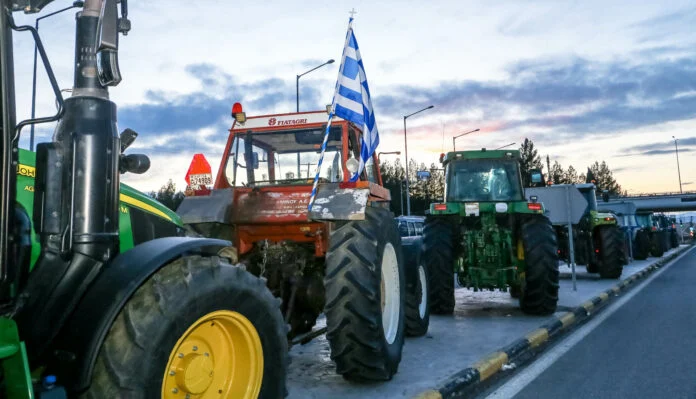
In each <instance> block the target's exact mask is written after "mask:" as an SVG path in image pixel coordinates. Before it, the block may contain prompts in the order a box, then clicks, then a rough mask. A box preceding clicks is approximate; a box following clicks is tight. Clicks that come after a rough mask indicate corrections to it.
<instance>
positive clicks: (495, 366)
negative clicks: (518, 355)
mask: <svg viewBox="0 0 696 399" xmlns="http://www.w3.org/2000/svg"><path fill="white" fill-rule="evenodd" d="M507 361H508V355H507V354H506V353H505V352H495V353H493V354H491V355H489V356H488V357H486V358H485V359H483V360H481V361H479V362H477V363H476V364H474V368H475V369H476V370H478V372H479V376H480V377H479V381H483V380H485V379H487V378H488V377H490V376H492V375H493V374H495V373H496V372H497V371H498V370H500V369H501V367H503V364H505V363H507Z"/></svg>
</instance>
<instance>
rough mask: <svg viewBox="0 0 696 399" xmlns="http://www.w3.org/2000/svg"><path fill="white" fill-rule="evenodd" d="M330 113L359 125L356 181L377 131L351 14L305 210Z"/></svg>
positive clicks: (316, 180)
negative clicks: (360, 134)
mask: <svg viewBox="0 0 696 399" xmlns="http://www.w3.org/2000/svg"><path fill="white" fill-rule="evenodd" d="M334 115H336V116H338V117H341V118H343V119H345V120H348V121H351V122H353V123H355V124H356V125H358V126H362V128H363V134H362V145H361V146H360V167H358V171H357V173H355V174H354V175H353V176H351V178H350V181H356V180H358V178H359V177H360V173H362V170H363V169H364V168H365V163H366V162H367V160H368V159H370V157H371V156H372V154H373V153H374V152H375V149H377V145H378V144H379V133H378V132H377V124H376V123H375V114H374V112H373V110H372V100H371V99H370V89H369V88H368V87H367V78H366V77H365V67H364V66H363V62H362V57H360V50H359V49H358V41H357V40H355V34H354V33H353V18H352V17H351V18H350V20H349V21H348V34H347V35H346V44H345V46H344V47H343V58H342V60H341V68H340V69H339V71H338V80H337V81H336V91H335V92H334V98H333V102H332V104H331V113H330V114H329V121H328V123H327V124H326V132H325V133H324V142H323V143H322V145H321V155H320V156H319V162H318V163H317V170H316V175H315V176H314V185H313V187H312V193H311V195H310V197H309V204H308V205H307V209H309V210H310V211H311V210H312V205H313V204H314V198H315V197H316V195H317V186H318V183H319V173H320V170H321V164H322V162H323V161H324V152H325V151H326V143H327V141H328V138H329V129H330V127H331V119H332V118H333V117H334Z"/></svg>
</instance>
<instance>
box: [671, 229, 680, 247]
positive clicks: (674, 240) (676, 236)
mask: <svg viewBox="0 0 696 399" xmlns="http://www.w3.org/2000/svg"><path fill="white" fill-rule="evenodd" d="M670 238H671V241H672V248H676V247H678V246H679V234H678V233H677V232H676V231H672V232H671V233H670Z"/></svg>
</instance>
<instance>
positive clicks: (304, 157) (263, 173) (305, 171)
mask: <svg viewBox="0 0 696 399" xmlns="http://www.w3.org/2000/svg"><path fill="white" fill-rule="evenodd" d="M323 140H324V129H322V128H315V129H301V130H287V131H270V132H269V131H266V132H248V133H243V132H239V133H237V134H236V135H235V138H234V142H233V143H232V146H231V148H230V153H229V155H228V159H227V165H226V167H225V174H226V176H227V180H228V181H229V183H230V185H232V186H252V185H253V186H258V185H272V184H307V182H308V181H309V180H312V179H314V174H315V173H316V167H317V164H318V163H319V156H320V154H321V144H322V142H323ZM341 149H342V143H341V126H334V127H332V128H331V131H330V133H329V141H328V142H327V146H326V153H325V154H324V161H323V162H322V166H321V170H320V178H321V179H322V180H324V181H330V182H338V181H342V180H343V169H342V167H341Z"/></svg>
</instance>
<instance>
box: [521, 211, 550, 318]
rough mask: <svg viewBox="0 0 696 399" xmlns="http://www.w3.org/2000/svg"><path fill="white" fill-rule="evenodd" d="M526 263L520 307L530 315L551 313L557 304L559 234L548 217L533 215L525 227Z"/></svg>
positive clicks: (523, 237)
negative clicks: (557, 236)
mask: <svg viewBox="0 0 696 399" xmlns="http://www.w3.org/2000/svg"><path fill="white" fill-rule="evenodd" d="M522 244H523V246H524V261H525V264H526V270H525V280H524V282H523V285H522V290H521V292H520V307H521V308H522V311H523V312H525V313H528V314H535V315H549V314H552V313H553V312H555V311H556V306H557V304H558V278H559V273H558V252H557V242H556V234H555V233H554V231H553V227H552V226H551V222H550V221H549V219H548V218H547V217H545V216H535V217H532V218H530V219H529V220H528V221H527V222H526V223H525V224H524V225H523V226H522Z"/></svg>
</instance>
